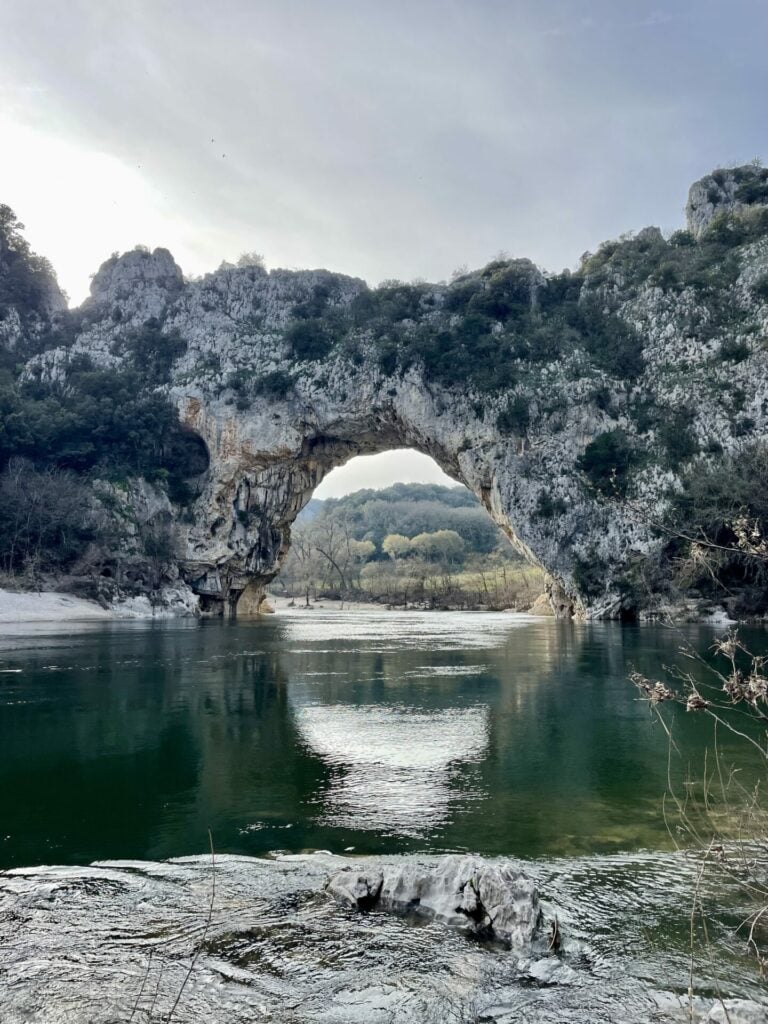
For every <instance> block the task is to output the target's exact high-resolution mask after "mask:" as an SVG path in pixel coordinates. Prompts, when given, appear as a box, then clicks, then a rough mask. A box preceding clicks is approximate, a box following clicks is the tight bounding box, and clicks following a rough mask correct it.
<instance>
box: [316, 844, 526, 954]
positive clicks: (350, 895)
mask: <svg viewBox="0 0 768 1024" xmlns="http://www.w3.org/2000/svg"><path fill="white" fill-rule="evenodd" d="M328 891H329V892H330V893H332V895H334V896H335V897H336V898H337V899H340V900H342V901H343V902H345V903H348V904H350V905H352V906H357V907H359V908H360V909H369V908H370V907H372V906H376V907H378V908H380V909H384V910H391V911H395V912H408V913H415V914H421V915H424V916H427V917H430V918H433V919H434V920H436V921H440V922H442V923H444V924H446V925H448V926H450V927H452V928H460V929H463V930H467V931H471V932H473V933H476V934H478V935H482V936H486V937H488V938H495V939H499V940H501V941H502V942H507V943H509V944H510V946H514V947H519V948H522V947H526V946H527V945H529V944H530V942H531V941H532V940H533V938H534V936H535V934H536V931H537V929H538V926H539V923H540V917H541V911H540V907H539V899H538V893H537V892H536V886H535V885H534V883H533V882H532V881H531V880H530V879H529V878H528V877H527V876H526V875H524V874H523V873H522V872H521V871H520V870H519V869H518V868H516V867H515V866H514V865H513V864H511V863H510V862H508V861H486V860H482V859H481V858H477V857H461V856H447V857H443V858H441V859H440V861H439V862H437V863H434V862H432V863H421V862H419V861H417V860H414V861H406V862H403V863H399V864H397V863H396V864H392V865H391V866H389V865H385V866H384V867H383V868H382V870H381V871H378V870H377V871H373V872H371V873H370V874H362V873H359V872H357V871H356V870H355V869H354V868H347V869H344V870H343V871H340V872H338V873H337V874H335V875H334V876H333V877H332V878H331V880H330V882H329V884H328Z"/></svg>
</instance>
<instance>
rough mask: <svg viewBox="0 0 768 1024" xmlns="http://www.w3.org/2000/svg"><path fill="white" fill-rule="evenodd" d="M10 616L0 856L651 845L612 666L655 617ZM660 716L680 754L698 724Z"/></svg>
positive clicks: (627, 661) (648, 800)
mask: <svg viewBox="0 0 768 1024" xmlns="http://www.w3.org/2000/svg"><path fill="white" fill-rule="evenodd" d="M13 628H14V627H6V632H5V633H4V635H3V636H2V637H0V751H1V752H2V753H1V754H0V866H13V865H29V864H39V863H70V864H72V863H88V862H89V861H92V860H94V859H98V858H114V857H131V858H157V859H159V858H166V857H173V856H181V855H190V854H200V853H203V852H204V851H205V850H206V848H207V845H208V836H207V829H208V827H209V826H210V828H211V830H212V832H213V835H214V840H215V844H216V848H217V850H219V851H221V852H228V853H240V854H262V853H265V852H267V851H272V850H277V849H282V850H288V851H294V852H296V851H301V850H305V849H327V850H331V851H333V852H335V853H341V852H344V851H350V850H352V851H354V852H355V853H376V854H381V853H393V852H403V851H413V850H422V851H434V852H440V851H460V850H471V851H475V852H479V853H485V854H503V855H512V856H522V857H539V856H553V855H575V854H584V853H594V852H612V851H618V850H633V849H645V848H651V849H658V848H666V847H668V846H669V845H670V844H669V837H668V834H667V831H666V828H665V825H664V823H663V820H662V817H661V814H660V801H661V797H662V794H663V793H664V790H665V788H666V783H667V753H668V749H667V739H666V736H665V735H664V733H663V732H662V730H661V729H660V728H659V727H658V725H654V723H653V720H652V718H651V717H650V715H649V713H648V710H647V708H646V707H645V706H644V705H643V704H642V703H640V702H638V701H637V700H636V695H635V692H634V690H633V688H632V687H631V685H630V684H629V683H628V681H627V675H628V672H629V670H630V668H631V667H632V666H635V667H637V668H638V669H639V670H641V671H644V672H646V673H647V674H649V675H653V674H654V673H656V672H657V671H658V669H659V666H660V665H661V664H662V663H664V662H667V663H670V662H673V661H675V660H676V659H678V654H677V652H678V648H679V647H680V644H681V642H682V640H683V635H681V634H680V633H677V632H674V631H671V630H668V629H665V628H662V627H647V626H646V627H641V628H629V627H621V626H619V625H617V624H610V623H609V624H593V625H579V624H570V623H556V622H553V621H547V620H531V619H527V618H525V617H522V616H513V615H508V614H464V613H402V612H401V613H397V612H385V611H382V612H363V611H351V612H337V611H322V610H319V609H315V610H310V611H305V610H295V611H291V612H288V613H285V614H281V615H279V616H274V617H270V618H267V619H264V620H263V621H252V622H240V623H236V624H235V623H233V624H230V623H223V622H212V621H207V622H184V621H176V622H173V621H172V622H159V623H136V622H133V623H106V624H104V623H90V624H81V625H79V626H73V625H71V624H67V625H66V626H51V627H50V628H44V627H40V626H37V627H35V628H34V629H32V627H28V628H27V630H24V629H23V628H22V627H17V631H16V633H15V634H13V633H9V632H8V631H7V630H8V629H13ZM714 636H715V633H714V632H713V630H711V629H707V628H703V627H700V628H690V629H689V630H688V631H687V633H686V634H685V638H687V639H688V640H690V641H692V642H693V643H694V644H695V645H696V646H697V647H698V648H699V649H700V650H702V651H706V650H707V648H708V647H709V645H711V643H712V640H713V638H714ZM761 641H762V642H763V643H764V639H763V638H761ZM679 719H680V720H679V722H678V723H677V726H676V727H677V729H678V738H679V739H680V741H681V747H682V748H683V749H684V750H685V752H686V757H687V758H692V759H693V761H694V762H696V761H697V759H698V758H700V757H701V756H702V755H703V750H704V747H705V744H706V743H707V742H709V740H710V736H709V734H708V732H707V730H706V729H705V728H703V726H704V724H705V723H702V722H699V720H698V719H696V718H695V716H685V715H681V716H679ZM674 770H677V768H674ZM680 770H682V767H681V768H680Z"/></svg>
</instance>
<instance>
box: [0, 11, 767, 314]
mask: <svg viewBox="0 0 768 1024" xmlns="http://www.w3.org/2000/svg"><path fill="white" fill-rule="evenodd" d="M767 52H768V2H766V0H730V2H729V3H728V4H724V3H723V2H722V0H717V2H714V0H666V2H661V3H642V2H639V0H407V2H406V0H386V2H383V0H376V2H371V0H323V2H319V0H218V2H217V3H211V2H210V0H205V2H198V0H128V2H126V0H119V2H114V0H34V2H31V0H3V2H2V4H1V5H0V202H5V203H8V204H9V205H11V206H12V207H13V208H14V209H15V210H16V213H17V214H18V216H19V217H20V218H21V219H22V221H24V223H25V224H26V225H27V236H28V238H29V239H30V241H31V242H32V244H33V246H34V247H35V248H36V249H37V250H38V251H40V252H42V253H43V254H45V255H47V256H48V257H49V258H50V259H51V260H52V262H53V264H54V266H55V267H56V270H57V272H58V275H59V279H60V282H61V284H62V285H63V287H64V288H65V289H66V290H67V292H68V293H69V294H70V296H71V299H72V301H73V302H74V303H78V302H80V301H81V300H82V299H83V298H84V296H85V295H86V294H87V289H88V278H89V275H90V274H91V273H93V271H94V270H96V268H97V267H98V265H99V264H100V263H101V262H102V261H103V260H104V259H105V258H106V257H107V256H108V255H109V254H110V252H112V251H113V250H121V251H122V250H125V249H128V248H131V247H133V246H134V245H135V244H137V243H143V244H147V245H150V246H157V245H164V246H167V247H168V248H169V249H171V251H172V252H173V254H174V256H175V257H176V259H177V261H178V262H179V263H180V264H181V266H182V268H183V270H184V271H185V272H186V273H190V274H199V273H201V272H204V271H206V270H210V269H213V268H215V267H216V266H217V265H218V264H219V263H220V262H221V260H222V259H230V260H231V259H234V258H236V257H237V256H238V255H239V254H240V253H241V252H243V251H251V250H256V251H258V252H261V253H263V254H264V256H265V258H266V261H267V265H268V266H270V267H275V266H287V267H320V266H322V267H328V268H330V269H333V270H339V271H343V272H345V273H349V274H353V275H356V276H360V277H364V278H366V279H367V280H368V281H370V282H371V283H377V282H378V281H380V280H382V279H384V278H389V277H398V278H404V279H412V278H415V277H421V278H427V279H430V280H439V279H442V278H446V277H448V276H449V275H450V273H451V272H452V271H453V270H454V269H455V268H457V267H459V266H461V265H465V264H466V265H468V266H470V267H472V266H477V265H480V264H482V263H483V262H486V261H487V260H488V259H490V258H492V257H493V256H495V255H496V254H497V253H498V252H499V251H505V252H508V253H509V254H511V255H513V256H530V257H531V258H532V259H534V260H535V261H536V262H537V263H539V264H541V265H542V266H544V267H545V268H547V269H550V270H559V269H561V268H562V267H563V266H573V265H574V264H575V263H576V261H577V260H578V257H579V256H580V255H581V253H582V252H583V251H584V250H586V249H594V248H595V247H596V246H597V245H598V244H599V243H600V241H602V240H603V239H605V238H608V237H613V236H616V235H617V234H619V233H621V232H622V231H626V230H629V229H638V228H641V227H643V226H645V225H647V224H657V225H659V226H660V227H662V228H663V229H672V228H674V227H676V226H678V225H679V224H680V223H681V221H682V207H683V205H684V202H685V195H686V192H687V188H688V185H689V184H690V183H691V181H693V180H694V179H695V178H697V177H700V176H701V175H702V174H704V173H706V172H707V171H709V170H711V169H712V168H713V167H714V166H716V165H719V164H728V163H734V162H745V161H747V160H749V159H751V158H753V157H755V156H760V157H763V158H765V157H766V156H767V155H768V131H767V129H768V104H767V103H766V96H768V59H767V58H766V53H767Z"/></svg>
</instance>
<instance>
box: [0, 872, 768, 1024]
mask: <svg viewBox="0 0 768 1024" xmlns="http://www.w3.org/2000/svg"><path fill="white" fill-rule="evenodd" d="M696 872H697V865H696V864H694V863H691V862H689V861H687V860H686V859H685V858H683V857H682V856H680V855H677V854H637V855H620V856H613V857H590V858H582V859H577V860H568V861H557V862H551V863H546V862H540V861H538V862H522V863H521V862H511V861H507V860H485V859H482V858H466V857H465V858H461V857H455V856H451V857H429V856H413V857H380V858H359V859H350V858H344V857H336V856H332V855H331V854H323V853H319V854H311V855H310V854H307V855H298V856H282V857H277V858H275V859H264V860H261V859H255V858H248V857H233V856H219V857H216V858H215V860H213V861H212V860H211V858H210V857H200V858H183V859H180V860H174V861H170V862H165V863H152V862H140V861H133V862H129V861H120V862H105V863H101V864H94V865H92V866H90V867H40V868H21V869H17V870H14V871H9V872H5V873H0V1003H2V1006H3V1021H4V1024H22V1022H24V1024H30V1022H36V1024H43V1022H44V1024H64V1022H67V1024H86V1022H87V1024H114V1022H116V1021H121V1022H122V1021H129V1020H130V1021H132V1022H134V1024H149V1022H150V1021H157V1020H170V1019H172V1020H173V1021H175V1022H176V1024H185V1022H190V1024H192V1022H195V1024H197V1022H199V1021H201V1020H205V1021H206V1022H209V1024H219V1022H221V1024H224V1022H225V1021H226V1022H227V1024H246V1022H248V1024H252V1022H253V1021H261V1020H264V1021H274V1022H281V1024H282V1022H284V1024H312V1022H323V1024H358V1022H359V1024H391V1022H393V1021H398V1022H403V1024H431V1022H436V1021H447V1022H456V1024H460V1022H464V1021H466V1022H470V1021H478V1020H486V1021H494V1022H497V1024H512V1022H514V1024H520V1022H523V1021H524V1022H527V1024H555V1022H557V1024H562V1022H564V1021H573V1022H577V1021H578V1022H585V1021H589V1022H590V1024H615V1022H617V1021H622V1022H623V1024H649V1022H650V1021H662V1022H680V1024H682V1022H683V1021H685V1022H690V1021H702V1022H703V1021H708V1022H712V1024H714V1022H724V1021H728V1022H729V1024H758V1022H763V1021H764V1020H765V1019H766V1013H768V1006H766V1005H764V1004H762V1003H761V1002H760V991H761V989H760V985H759V984H758V983H757V981H756V980H755V977H754V971H753V965H752V964H749V963H748V962H747V960H746V958H744V959H740V958H739V957H737V956H732V957H731V958H730V959H729V961H728V962H727V963H721V964H720V969H721V971H722V972H723V973H722V975H721V976H720V977H716V973H717V967H716V965H713V964H712V962H702V963H699V962H698V960H697V961H696V963H695V972H696V973H695V979H694V981H695V988H696V991H702V992H703V993H706V992H707V991H711V989H712V986H713V985H714V984H717V985H718V986H719V987H720V990H721V992H722V996H723V1001H722V1002H719V1001H715V1000H713V999H712V998H711V997H709V998H707V997H702V998H698V997H697V998H694V1000H693V1005H692V1006H691V1004H690V1002H689V999H688V997H687V995H686V992H687V986H688V971H689V966H690V961H689V954H688V950H687V948H686V941H685V938H684V936H685V934H687V933H686V930H685V927H684V925H685V921H686V918H687V915H688V914H689V912H690V898H691V894H692V892H693V889H694V885H695V879H696ZM361 878H364V879H366V886H365V887H367V892H368V895H369V896H371V895H372V893H371V883H372V884H373V889H374V890H378V892H377V893H373V895H375V898H374V899H372V900H371V899H369V900H368V901H367V902H365V901H364V906H365V909H360V908H359V907H360V901H359V896H360V894H361V892H362V888H363V886H362V884H361V882H360V879H361ZM379 880H380V884H379ZM454 888H456V889H457V890H461V891H457V892H456V893H455V894H454V893H453V892H452V890H453V889H454ZM705 888H706V889H707V891H706V892H702V893H701V895H702V897H703V898H707V899H709V898H714V899H719V900H720V908H721V910H722V907H724V906H727V905H728V900H729V899H730V898H731V896H732V894H729V893H727V892H723V891H722V887H720V889H719V890H718V891H715V890H714V889H713V891H712V892H709V891H708V890H709V884H707V886H705ZM640 899H642V906H643V913H642V914H641V915H639V914H637V903H638V900H640ZM480 907H482V909H480ZM487 912H490V917H491V918H492V919H493V921H494V922H498V932H497V933H496V934H494V933H493V931H490V932H489V931H488V930H487V929H486V930H485V931H483V929H482V928H481V925H482V922H483V920H484V916H485V914H486V913H487ZM722 927H723V923H722V922H721V921H718V922H713V933H712V939H713V941H715V940H716V939H717V938H718V934H717V933H718V931H719V930H720V929H721V928H722Z"/></svg>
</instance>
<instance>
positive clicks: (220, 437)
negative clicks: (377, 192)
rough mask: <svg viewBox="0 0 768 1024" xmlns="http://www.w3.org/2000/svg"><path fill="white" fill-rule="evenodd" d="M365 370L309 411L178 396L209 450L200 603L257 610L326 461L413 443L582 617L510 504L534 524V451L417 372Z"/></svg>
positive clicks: (191, 568)
mask: <svg viewBox="0 0 768 1024" xmlns="http://www.w3.org/2000/svg"><path fill="white" fill-rule="evenodd" d="M347 369H348V368H347ZM369 369H370V368H368V367H365V368H363V369H362V370H361V371H358V372H357V373H356V374H354V375H353V376H351V377H350V376H349V375H345V377H344V381H345V384H344V386H343V388H342V390H341V393H340V394H339V395H338V397H337V398H336V399H335V400H334V397H333V395H332V393H331V392H330V388H331V385H330V384H329V385H328V388H329V391H328V392H327V393H326V394H325V395H324V396H323V398H324V400H323V402H322V403H318V404H316V405H314V407H313V408H312V415H311V416H309V417H307V416H306V415H305V416H304V418H301V415H300V412H299V408H301V409H303V410H305V411H306V408H307V404H308V403H307V400H306V398H305V397H304V396H303V395H302V396H295V397H294V398H293V399H291V400H290V401H281V402H270V403H254V404H253V406H251V407H250V408H249V409H248V410H247V411H240V412H238V413H234V412H233V411H232V409H231V406H226V405H224V406H221V405H218V404H217V405H214V406H211V405H210V404H209V405H203V404H202V403H201V402H200V401H199V400H198V399H196V398H189V397H181V396H180V397H179V405H180V413H181V417H182V420H183V421H184V422H185V423H186V424H187V425H188V426H189V427H191V428H193V429H195V430H196V431H198V432H199V434H200V435H201V437H203V439H204V440H205V442H206V446H207V448H208V449H209V451H211V453H212V458H211V470H210V473H209V476H208V479H207V481H206V484H205V489H204V492H203V494H202V495H201V497H200V499H199V500H198V502H197V507H196V515H195V522H194V524H193V525H192V526H191V527H190V528H189V529H188V530H187V531H186V536H185V545H186V547H185V552H186V558H185V559H184V562H183V569H184V573H185V576H186V578H187V580H188V582H189V583H190V585H191V586H192V587H193V589H194V590H195V591H196V592H197V593H198V594H199V595H200V596H201V601H202V604H203V607H204V609H205V610H206V611H209V612H215V611H217V610H219V611H222V612H223V613H224V614H234V613H235V611H236V609H237V607H238V603H239V602H240V599H241V595H243V594H244V593H246V601H247V603H248V607H249V609H253V608H254V607H258V603H259V601H260V599H261V597H262V596H263V593H264V589H265V587H266V586H267V584H268V583H269V582H270V581H271V580H272V579H273V578H274V577H275V575H276V574H277V572H278V571H279V568H280V565H281V563H282V560H283V558H284V556H285V554H286V553H287V550H288V547H289V544H290V530H291V525H292V523H293V522H294V520H295V518H296V516H297V515H298V514H299V512H300V511H301V509H302V508H303V507H304V506H305V505H306V503H307V502H308V501H309V499H310V498H311V497H312V494H313V493H314V491H315V489H316V487H317V486H318V484H319V483H320V482H321V480H322V479H323V478H324V477H325V476H326V475H327V474H328V473H329V472H330V471H331V470H333V469H335V468H336V467H337V466H340V465H343V464H344V463H346V462H347V461H348V460H349V459H350V458H353V457H354V456H357V455H372V454H376V453H379V452H384V451H388V450H391V449H394V448H411V449H415V450H416V451H419V452H422V453H424V454H426V455H429V456H430V457H431V458H433V459H434V461H435V462H436V463H437V465H438V466H440V468H441V469H442V470H443V471H444V472H445V473H447V474H448V475H449V476H451V477H452V478H453V479H455V480H457V481H458V482H460V483H463V484H464V485H465V486H466V487H468V488H469V490H471V491H472V492H473V493H474V494H475V495H476V497H477V498H478V499H479V501H480V503H481V504H482V505H483V507H484V508H485V509H486V511H487V512H488V514H489V515H490V516H491V518H492V519H493V520H494V522H496V523H497V525H498V526H500V527H501V529H502V530H503V531H504V533H505V534H506V535H507V537H508V538H509V540H510V542H511V543H512V545H513V546H514V547H515V548H516V549H517V550H518V551H519V552H520V553H521V554H522V555H523V556H524V557H525V558H527V559H528V560H529V561H531V562H532V563H535V564H537V565H539V566H541V567H542V568H543V569H544V570H545V572H546V573H547V579H548V593H549V596H550V600H551V602H552V605H553V609H554V610H555V612H556V614H559V615H570V614H573V613H577V614H585V613H586V612H587V611H588V609H586V608H585V606H584V604H583V603H582V602H581V601H580V599H579V597H578V595H569V594H568V593H567V592H566V590H565V589H564V588H563V586H562V584H561V583H560V582H559V581H558V579H557V577H556V576H555V575H554V574H553V569H555V570H556V567H557V565H558V561H557V559H558V553H557V551H556V550H555V549H556V548H557V546H558V545H557V544H556V543H555V544H553V543H552V540H551V539H547V537H546V534H545V533H542V534H541V535H540V536H537V537H536V536H534V537H532V536H531V533H529V532H525V533H521V532H520V531H519V530H518V529H516V527H515V518H516V516H515V512H514V511H513V512H512V513H511V514H510V504H512V503H514V505H515V506H516V507H517V508H519V509H520V511H519V513H518V516H519V518H520V519H521V520H522V521H523V522H524V523H525V522H527V520H528V519H529V518H530V512H529V508H528V507H529V506H531V503H532V502H533V503H535V500H536V498H535V495H536V491H537V488H536V486H534V487H533V494H532V493H531V490H530V488H529V486H527V485H526V484H525V482H524V477H522V476H520V477H519V479H518V478H517V468H516V467H517V464H518V463H519V462H520V460H523V461H525V460H526V459H527V458H528V457H529V456H528V452H527V451H526V448H525V445H524V443H522V442H518V443H517V444H513V445H510V443H509V439H508V438H505V437H500V436H499V435H498V431H497V430H496V428H495V426H490V427H489V425H488V423H487V422H486V419H485V418H484V417H481V416H477V415H476V414H474V413H471V412H469V411H468V410H467V408H466V405H465V403H463V402H460V403H458V404H456V403H453V402H450V401H448V400H447V396H446V395H444V394H442V393H440V392H438V393H437V394H432V391H431V389H430V388H429V387H427V386H425V383H424V381H423V380H422V379H421V377H420V375H419V374H418V373H415V372H414V373H413V374H411V375H410V376H409V377H408V378H407V379H406V380H404V381H402V380H401V381H399V382H398V383H397V384H396V385H394V386H392V387H385V386H384V384H386V383H390V382H388V381H386V380H382V379H381V378H376V377H372V376H371V375H370V372H369ZM350 385H351V386H350ZM276 421H277V422H276ZM510 482H511V483H512V486H511V487H510ZM523 509H525V511H523ZM531 540H532V541H533V544H532V543H531Z"/></svg>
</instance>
